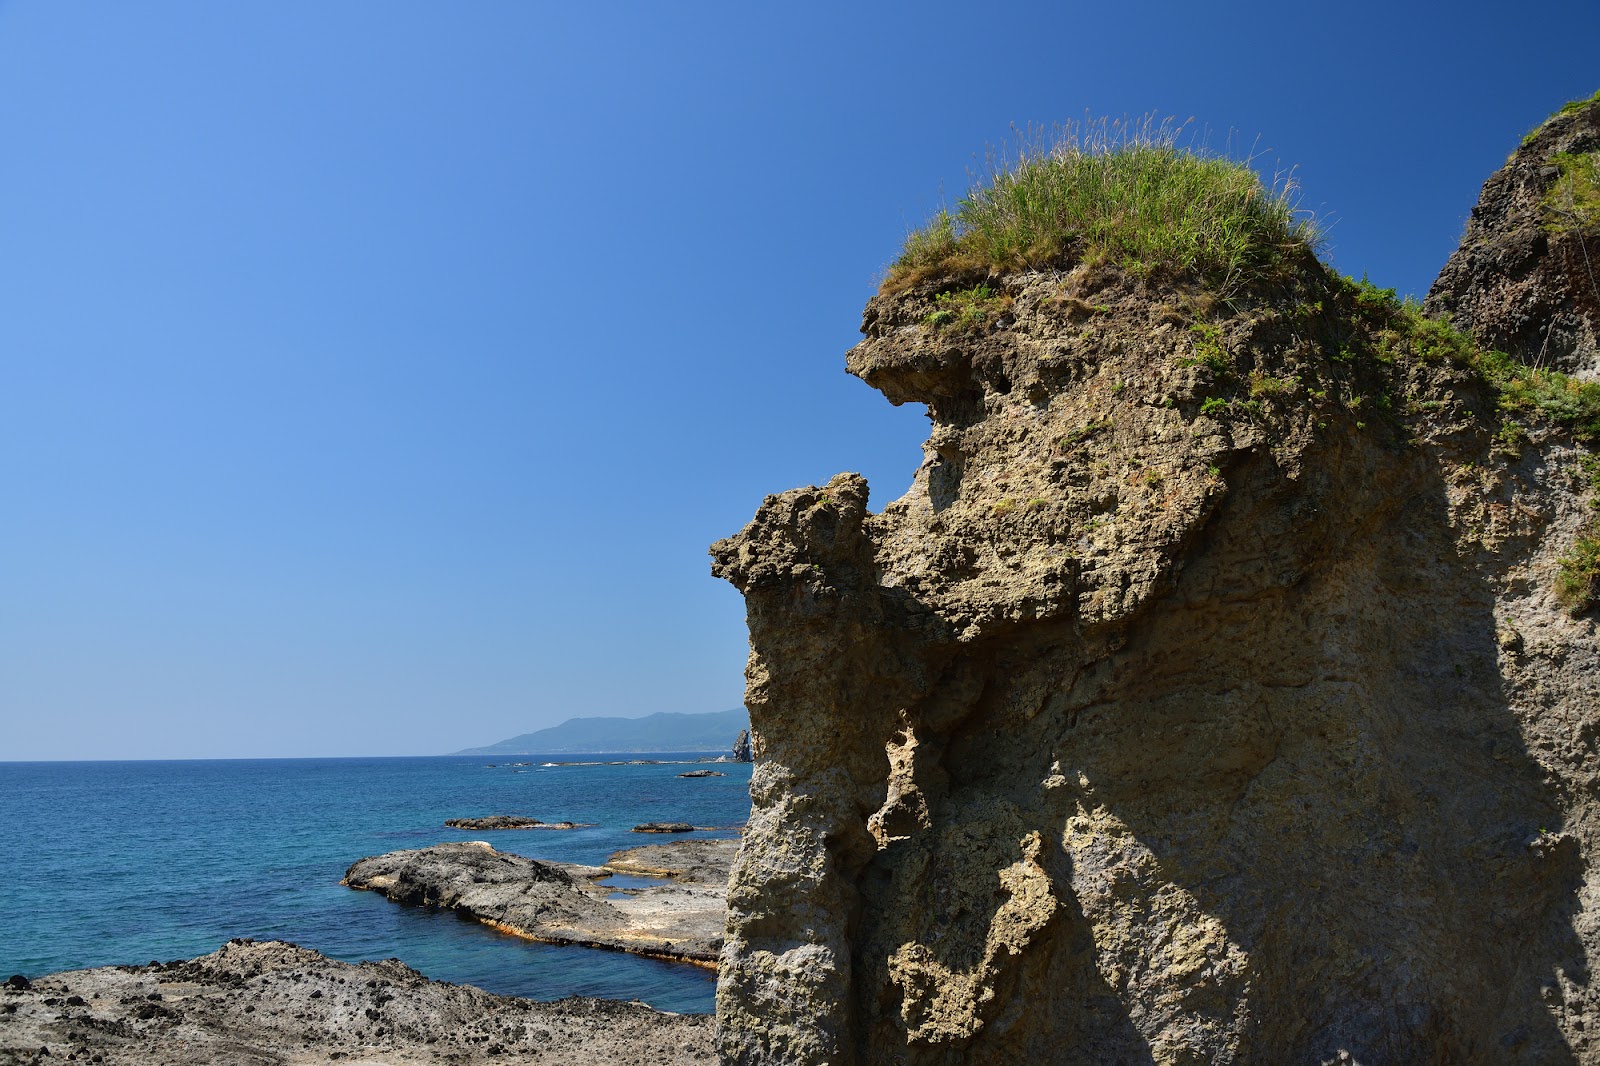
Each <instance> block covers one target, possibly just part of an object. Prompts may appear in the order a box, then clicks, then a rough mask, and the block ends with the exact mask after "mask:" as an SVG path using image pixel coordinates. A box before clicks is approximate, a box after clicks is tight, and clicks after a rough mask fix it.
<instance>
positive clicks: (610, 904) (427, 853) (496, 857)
mask: <svg viewBox="0 0 1600 1066" xmlns="http://www.w3.org/2000/svg"><path fill="white" fill-rule="evenodd" d="M693 843H696V844H700V845H702V847H701V848H699V849H696V850H695V851H694V852H693V853H692V854H690V853H684V857H685V864H684V865H683V866H681V867H672V866H670V865H666V866H662V865H661V864H662V863H663V862H664V861H665V858H664V857H665V855H669V854H670V852H663V851H662V850H661V847H660V846H659V845H656V846H653V847H649V846H647V847H646V848H628V849H624V850H623V851H619V852H617V853H616V854H615V855H613V856H612V857H611V860H610V861H609V862H608V863H607V865H605V866H598V867H587V866H572V865H568V864H563V863H552V862H541V861H540V860H538V859H530V858H526V857H524V856H522V855H512V854H508V853H506V852H502V851H496V850H495V849H494V848H492V847H490V846H489V845H488V844H485V843H483V842H481V841H471V842H468V843H463V844H435V845H434V846H432V847H428V848H418V849H414V850H407V851H391V852H389V853H387V854H384V855H376V856H373V857H371V858H366V859H360V860H358V861H357V862H355V863H353V864H352V865H351V866H350V869H349V870H347V871H346V872H345V876H344V881H343V883H344V884H346V885H348V886H350V887H351V888H359V889H367V890H370V891H374V892H381V893H383V894H384V895H385V896H386V897H388V898H389V899H391V900H393V901H394V902H396V903H403V904H407V905H410V906H436V907H444V908H446V909H449V910H453V911H456V912H457V913H459V914H461V915H463V916H465V917H469V918H474V919H476V920H478V921H480V922H483V923H484V924H485V925H489V926H493V927H494V928H496V929H499V930H501V931H502V932H506V933H511V934H514V935H516V936H522V937H527V938H528V939H531V940H543V941H547V942H549V943H554V944H581V945H584V946H587V947H599V948H611V949H613V950H617V951H631V952H634V953H636V954H642V955H654V956H658V957H661V958H669V959H679V960H683V961H689V962H699V963H711V962H714V961H715V960H716V958H717V955H718V951H719V950H720V948H721V947H722V927H723V915H724V910H725V906H726V894H727V874H728V868H729V866H730V865H731V863H732V860H733V855H734V852H735V850H736V849H737V846H738V842H737V841H731V840H720V841H695V842H693ZM635 852H646V853H647V856H648V859H649V861H650V862H653V863H655V864H656V866H655V867H652V869H653V871H654V872H653V873H652V874H649V875H647V876H660V877H665V878H671V880H670V881H668V882H667V883H664V884H661V885H656V886H651V887H648V888H642V889H630V890H627V891H625V892H619V891H618V890H616V889H614V888H612V887H611V886H609V885H606V884H604V883H602V879H603V878H605V877H606V876H608V875H610V874H613V873H626V874H633V875H638V873H639V865H638V863H637V862H636V861H635V860H634V854H635ZM614 864H619V865H614ZM710 865H715V866H717V867H718V871H719V872H720V876H715V875H710V876H708V875H707V870H708V868H709V866H710Z"/></svg>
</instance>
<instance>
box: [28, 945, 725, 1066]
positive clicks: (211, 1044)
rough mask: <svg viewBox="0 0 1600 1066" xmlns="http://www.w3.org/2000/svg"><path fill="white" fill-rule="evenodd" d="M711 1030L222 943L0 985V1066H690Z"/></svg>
mask: <svg viewBox="0 0 1600 1066" xmlns="http://www.w3.org/2000/svg"><path fill="white" fill-rule="evenodd" d="M69 993H70V994H69ZM710 1022H711V1019H710V1018H707V1017H704V1016H695V1015H678V1014H663V1013H660V1012H657V1011H653V1010H651V1009H650V1008H648V1007H646V1006H644V1005H642V1004H638V1003H617V1002H613V1001H610V1000H603V999H583V998H578V997H573V998H570V999H564V1000H560V1001H559V1002H555V1003H536V1002H534V1001H532V1000H526V999H519V998H516V997H513V996H496V995H492V994H490V993H488V992H484V991H482V990H481V989H478V988H473V987H472V986H470V985H452V984H445V983H441V982H434V981H429V980H428V979H427V978H426V977H424V976H422V975H421V974H419V973H417V972H416V971H415V970H412V969H410V968H409V967H407V966H405V965H404V964H402V963H401V962H400V961H399V960H397V959H390V960H388V961H386V962H364V963H361V964H360V965H351V964H349V963H344V962H335V961H334V960H332V959H329V958H326V957H324V956H322V955H319V954H318V953H316V952H315V951H308V950H306V949H305V948H300V947H296V946H295V945H293V944H286V943H282V942H278V941H269V942H264V943H255V942H252V941H248V940H235V941H230V942H229V943H228V944H226V945H224V946H223V947H222V948H221V949H220V950H218V951H216V952H213V953H212V954H210V955H203V956H201V957H200V958H197V959H191V960H187V961H182V962H172V963H167V964H165V965H161V964H155V965H152V966H150V967H140V966H106V967H101V968H99V969H93V970H75V971H71V972H67V973H58V974H51V975H50V976H48V977H41V978H39V979H38V980H37V981H34V982H33V983H32V987H31V988H18V987H16V986H14V985H12V986H9V987H7V988H6V989H4V990H3V991H0V1062H7V1063H11V1062H16V1063H22V1062H36V1061H40V1062H54V1061H67V1060H69V1059H74V1060H76V1061H79V1062H88V1061H93V1062H101V1061H105V1062H111V1063H119V1064H123V1066H156V1064H162V1066H202V1064H205V1066H209V1064H212V1063H284V1062H296V1063H312V1062H317V1063H326V1062H337V1061H340V1060H349V1061H352V1062H379V1061H382V1062H396V1063H398V1062H405V1063H454V1064H458V1066H478V1064H482V1063H492V1062H506V1061H529V1062H533V1061H537V1062H540V1063H551V1064H553V1066H554V1064H561V1066H580V1064H582V1066H589V1064H591V1063H595V1062H628V1061H640V1062H652V1063H654V1062H661V1063H690V1062H703V1061H705V1058H706V1057H707V1056H708V1055H709V1054H710V1049H711V1046H712V1042H711V1024H710ZM41 1049H43V1050H44V1052H46V1054H45V1055H41V1054H40V1052H41Z"/></svg>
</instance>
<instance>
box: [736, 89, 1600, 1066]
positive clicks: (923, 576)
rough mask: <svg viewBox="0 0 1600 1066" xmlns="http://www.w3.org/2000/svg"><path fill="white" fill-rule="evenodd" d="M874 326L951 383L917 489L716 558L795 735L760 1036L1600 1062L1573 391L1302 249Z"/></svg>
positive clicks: (749, 974) (783, 504) (774, 509)
mask: <svg viewBox="0 0 1600 1066" xmlns="http://www.w3.org/2000/svg"><path fill="white" fill-rule="evenodd" d="M1595 110H1596V109H1594V108H1592V109H1590V110H1589V111H1586V112H1584V113H1583V116H1582V121H1585V122H1591V123H1592V122H1593V121H1594V119H1595V115H1594V112H1595ZM1492 184H1493V183H1491V185H1492ZM1484 276H1485V274H1484V272H1483V271H1479V272H1478V277H1479V278H1480V280H1481V279H1482V278H1483V277H1484ZM1553 276H1554V275H1553V274H1552V277H1553ZM1563 276H1565V277H1570V276H1571V275H1570V274H1567V275H1563ZM1552 284H1553V282H1552ZM941 295H942V296H943V297H944V298H943V299H939V297H940V296H941ZM1223 297H1225V298H1223ZM1435 297H1436V298H1440V299H1442V297H1440V295H1439V292H1438V291H1437V290H1436V292H1435ZM1574 300H1575V301H1576V298H1574ZM957 304H959V305H960V306H961V313H960V314H959V315H952V314H949V313H941V312H949V310H950V309H951V307H952V306H953V305H957ZM1457 306H1459V304H1458V305H1457ZM1574 306H1576V302H1575V303H1574ZM1540 313H1544V312H1540ZM1472 324H1473V325H1474V326H1475V327H1477V328H1482V323H1481V322H1479V321H1477V320H1472ZM863 332H864V334H865V339H864V340H863V341H862V342H861V343H860V344H859V345H858V346H857V347H856V348H854V349H853V350H852V351H851V352H850V353H849V356H848V368H849V370H850V372H851V373H853V374H855V375H857V376H858V377H860V378H862V379H863V380H865V381H866V382H867V383H869V384H871V385H873V386H874V387H876V388H878V389H879V390H881V391H882V392H883V393H884V394H885V395H886V396H887V397H888V399H889V400H890V401H892V402H893V403H896V404H900V403H906V402H918V403H923V404H926V405H927V408H928V414H929V417H930V420H931V422H932V432H931V435H930V438H929V440H928V443H927V445H926V460H925V462H924V463H923V465H922V467H921V469H920V470H919V471H918V472H917V475H916V478H915V481H914V483H913V485H912V487H911V490H910V491H909V492H908V493H907V494H906V495H905V496H903V497H902V498H901V499H899V500H897V501H895V502H893V503H890V504H888V505H887V506H885V507H884V508H883V509H882V511H881V512H879V513H877V514H874V513H872V512H870V511H869V510H868V509H867V486H866V484H865V482H864V481H863V480H862V479H861V478H860V477H858V476H855V475H852V474H841V475H839V476H837V477H835V478H834V479H833V480H832V481H830V482H829V483H828V484H827V485H825V486H820V487H810V488H804V489H797V490H794V491H790V492H786V493H783V494H781V495H777V496H772V497H768V498H767V500H766V501H765V503H764V504H763V505H762V507H761V508H760V510H759V511H758V512H757V514H756V516H755V519H754V520H753V521H752V522H751V523H750V525H749V526H748V527H746V528H745V529H744V530H743V531H742V532H741V533H739V534H738V535H737V536H735V537H732V538H730V539H728V540H724V541H720V542H718V543H717V544H716V545H715V546H714V547H713V549H712V554H713V556H714V560H715V561H714V565H713V569H714V572H715V573H717V574H719V575H720V576H722V577H725V578H727V579H728V580H730V581H731V582H733V583H734V584H735V585H736V586H737V587H738V588H739V589H740V590H741V591H742V592H743V593H744V595H745V597H746V602H747V607H748V615H749V626H750V639H751V649H752V651H751V657H750V662H749V666H748V670H747V680H748V689H747V703H748V705H749V708H750V712H751V718H752V725H753V731H754V739H755V752H756V759H757V766H756V770H755V776H754V779H753V782H752V786H751V791H752V799H753V811H752V815H751V820H750V824H749V828H748V830H747V832H746V835H745V839H744V845H743V849H742V851H741V855H740V858H739V860H738V862H737V863H736V865H735V869H734V874H733V880H732V883H731V885H730V892H729V918H728V932H727V939H726V946H725V948H724V952H723V957H722V973H721V977H720V983H719V989H718V1001H717V1014H718V1026H719V1032H720V1037H719V1039H720V1041H721V1053H722V1056H723V1060H724V1061H725V1062H732V1063H741V1064H756V1063H761V1064H766V1063H783V1064H799V1063H831V1064H834V1066H845V1064H869V1063H871V1064H877V1063H1011V1062H1022V1061H1033V1062H1039V1063H1084V1064H1097V1066H1099V1064H1111V1063H1161V1064H1168V1063H1172V1064H1177V1063H1195V1064H1199V1063H1252V1064H1280V1063H1302V1062H1305V1063H1312V1062H1350V1061H1354V1062H1358V1063H1364V1064H1367V1066H1373V1064H1377V1063H1426V1062H1439V1063H1443V1062H1472V1063H1561V1062H1572V1063H1579V1062H1582V1063H1588V1062H1600V1045H1597V1044H1596V1043H1594V1042H1593V1040H1592V1038H1591V1037H1590V1035H1589V1034H1590V1033H1592V1032H1594V1030H1595V1026H1596V1025H1597V1024H1600V1013H1597V1010H1596V998H1595V996H1594V994H1593V992H1592V991H1591V986H1590V981H1591V978H1590V972H1589V964H1588V961H1587V960H1588V958H1589V955H1590V953H1591V952H1592V951H1593V950H1595V949H1596V948H1597V947H1600V929H1597V928H1596V925H1595V921H1594V917H1593V915H1594V914H1595V907H1596V904H1597V903H1600V900H1597V899H1596V891H1597V885H1596V880H1597V874H1596V870H1597V864H1596V863H1595V862H1594V860H1593V858H1592V856H1594V855H1596V854H1600V852H1597V851H1596V848H1597V847H1600V836H1597V834H1600V821H1597V819H1596V805H1595V798H1594V797H1595V790H1596V785H1597V783H1600V777H1597V775H1596V769H1597V764H1596V760H1595V744H1596V737H1597V735H1600V685H1597V678H1600V651H1597V647H1596V642H1595V617H1594V612H1593V611H1592V610H1587V611H1586V610H1584V609H1583V605H1582V604H1578V605H1577V606H1576V608H1575V609H1577V610H1578V613H1577V614H1574V613H1573V609H1574V608H1573V607H1572V605H1571V604H1570V601H1569V603H1567V604H1563V603H1562V602H1561V601H1560V600H1559V599H1558V597H1557V595H1556V592H1555V586H1556V580H1557V575H1558V569H1559V560H1560V559H1561V558H1563V556H1564V555H1566V554H1567V553H1569V552H1570V551H1571V549H1572V546H1573V544H1574V541H1575V539H1576V538H1578V537H1579V536H1580V535H1581V534H1582V532H1583V530H1584V528H1585V526H1586V523H1587V522H1588V521H1589V520H1590V517H1589V516H1590V508H1591V502H1592V497H1593V489H1592V487H1591V481H1590V476H1589V473H1588V468H1587V467H1586V466H1585V463H1584V459H1585V457H1586V455H1587V451H1586V449H1585V447H1584V446H1583V445H1582V444H1581V443H1580V442H1578V441H1577V440H1575V439H1574V435H1573V432H1572V431H1571V430H1570V429H1569V428H1568V427H1567V426H1565V425H1563V424H1562V423H1561V421H1560V419H1558V418H1556V417H1554V416H1552V415H1550V414H1549V413H1548V412H1547V411H1543V410H1541V409H1539V408H1537V407H1529V408H1527V409H1525V410H1521V411H1517V412H1513V413H1508V412H1506V411H1505V410H1502V408H1501V406H1500V404H1501V402H1502V400H1503V391H1502V389H1501V387H1500V386H1498V385H1497V384H1495V382H1494V381H1492V380H1489V379H1486V377H1485V375H1484V373H1483V371H1482V368H1481V366H1479V365H1477V364H1475V363H1474V362H1473V360H1472V359H1471V358H1470V357H1469V356H1468V355H1467V354H1466V353H1464V352H1463V351H1462V350H1460V347H1459V345H1458V344H1457V345H1456V347H1452V345H1453V344H1456V342H1454V341H1452V340H1451V339H1450V338H1449V337H1448V336H1447V335H1446V334H1444V333H1441V332H1440V331H1438V330H1435V329H1433V328H1432V327H1431V326H1429V325H1428V324H1427V323H1425V322H1423V320H1421V319H1420V316H1418V315H1416V313H1415V311H1413V310H1407V309H1405V308H1401V307H1400V306H1398V305H1396V304H1395V303H1393V301H1392V300H1388V299H1387V298H1386V297H1385V296H1384V295H1383V294H1381V293H1375V292H1374V291H1372V290H1370V289H1367V288H1363V287H1361V286H1358V285H1354V284H1351V283H1349V282H1345V281H1342V280H1340V279H1338V278H1336V277H1334V276H1332V275H1330V274H1329V273H1327V272H1326V271H1325V270H1324V269H1323V268H1322V267H1321V266H1320V265H1318V264H1316V263H1314V262H1312V261H1310V260H1309V259H1308V260H1307V262H1305V263H1304V264H1303V267H1302V269H1300V270H1299V271H1298V272H1297V274H1296V275H1295V277H1294V278H1293V279H1292V280H1288V281H1283V282H1281V283H1274V284H1260V285H1255V286H1252V287H1248V288H1245V289H1239V290H1235V291H1231V292H1219V291H1218V290H1217V288H1216V286H1214V285H1210V284H1207V283H1203V282H1200V281H1198V280H1196V279H1193V278H1185V277H1183V276H1181V275H1161V274H1159V273H1158V274H1156V275H1149V276H1141V277H1135V276H1133V275H1131V274H1129V273H1126V272H1124V271H1122V270H1120V269H1118V268H1116V267H1115V266H1111V265H1106V264H1103V263H1102V264H1098V265H1096V264H1094V263H1089V262H1080V263H1076V264H1072V263H1063V264H1062V266H1061V268H1060V269H1054V270H1030V271H1026V272H1013V273H1005V274H993V275H987V276H984V275H972V274H969V275H966V276H963V275H960V274H955V275H951V276H946V277H939V278H932V279H929V280H925V281H922V282H920V283H917V284H913V285H911V286H910V287H909V288H906V289H904V290H903V291H899V292H889V293H885V294H881V295H879V296H878V297H875V298H874V299H873V300H872V301H871V302H870V303H869V304H868V307H867V310H866V315H865V319H864V321H863ZM1441 338H1442V339H1441ZM1513 419H1514V420H1515V422H1516V423H1517V425H1518V426H1520V428H1519V429H1518V430H1517V431H1516V432H1509V433H1508V432H1507V431H1506V424H1507V422H1508V421H1509V420H1513Z"/></svg>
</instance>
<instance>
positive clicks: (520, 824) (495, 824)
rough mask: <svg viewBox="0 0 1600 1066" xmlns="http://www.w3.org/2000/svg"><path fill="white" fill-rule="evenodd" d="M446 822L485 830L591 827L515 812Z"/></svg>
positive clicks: (472, 829) (480, 830) (476, 830)
mask: <svg viewBox="0 0 1600 1066" xmlns="http://www.w3.org/2000/svg"><path fill="white" fill-rule="evenodd" d="M444 824H445V825H446V826H448V827H449V828H451V829H465V830H468V831H470V832H483V831H484V830H488V829H591V828H593V826H589V825H584V824H582V823H580V822H541V821H539V819H537V818H523V817H521V816H520V815H515V814H491V815H489V816H488V817H486V818H446V819H445V820H444Z"/></svg>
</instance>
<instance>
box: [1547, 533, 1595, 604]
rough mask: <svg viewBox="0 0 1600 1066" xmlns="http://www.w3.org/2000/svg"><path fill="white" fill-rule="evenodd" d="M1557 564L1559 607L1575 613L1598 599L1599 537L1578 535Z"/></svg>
mask: <svg viewBox="0 0 1600 1066" xmlns="http://www.w3.org/2000/svg"><path fill="white" fill-rule="evenodd" d="M1558 565H1559V566H1560V571H1559V573H1558V574H1557V576H1556V598H1557V599H1558V600H1560V601H1561V605H1562V606H1563V607H1565V608H1566V609H1567V610H1568V611H1570V612H1571V613H1572V614H1575V615H1577V614H1582V613H1583V612H1584V611H1587V610H1588V609H1589V608H1590V607H1593V606H1594V605H1595V603H1596V602H1597V601H1600V540H1597V539H1596V538H1595V537H1593V536H1586V537H1579V538H1578V540H1577V542H1576V543H1574V544H1573V545H1572V551H1570V552H1568V553H1567V554H1566V555H1564V556H1562V557H1561V559H1560V561H1559V563H1558Z"/></svg>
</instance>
